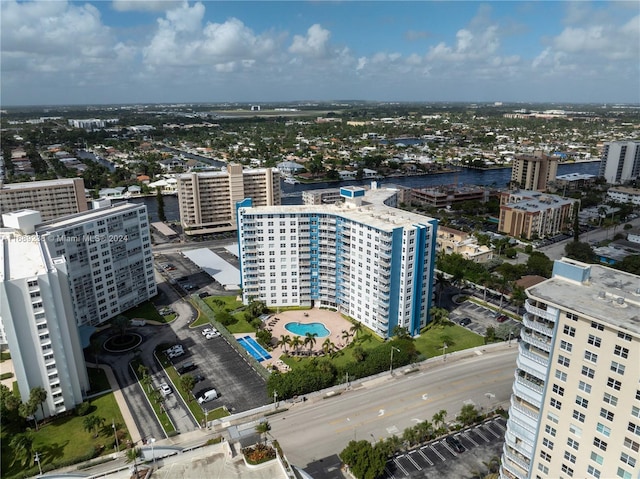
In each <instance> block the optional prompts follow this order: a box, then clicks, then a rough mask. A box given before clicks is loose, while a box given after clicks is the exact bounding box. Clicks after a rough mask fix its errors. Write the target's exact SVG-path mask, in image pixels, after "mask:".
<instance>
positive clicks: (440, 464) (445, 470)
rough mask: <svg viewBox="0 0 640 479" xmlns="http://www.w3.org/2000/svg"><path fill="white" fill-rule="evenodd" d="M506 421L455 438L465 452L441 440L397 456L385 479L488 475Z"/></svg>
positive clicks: (492, 422)
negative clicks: (488, 466) (482, 472)
mask: <svg viewBox="0 0 640 479" xmlns="http://www.w3.org/2000/svg"><path fill="white" fill-rule="evenodd" d="M505 431H506V420H505V419H504V418H502V417H498V418H494V419H491V420H489V421H486V422H484V423H482V424H480V425H477V426H473V427H471V428H468V429H464V430H462V431H460V432H457V433H455V434H453V436H454V437H456V438H457V439H458V440H459V441H460V442H461V443H462V445H463V447H464V448H465V451H463V452H455V450H454V449H453V448H452V446H451V445H450V444H448V443H447V441H446V440H445V439H438V440H436V441H433V442H430V443H428V444H425V445H423V446H420V447H418V448H415V449H413V450H411V451H408V452H405V453H402V454H398V455H397V456H395V457H393V458H392V459H390V460H389V461H387V464H386V466H385V470H384V475H383V476H382V477H384V478H389V479H391V478H394V479H396V478H404V477H409V478H429V477H433V478H441V479H442V478H456V479H457V478H460V477H472V476H473V475H476V474H479V473H480V472H481V471H485V472H486V469H487V467H486V465H485V463H487V462H488V461H489V460H490V458H492V457H494V456H496V457H500V455H501V454H502V444H503V442H504V433H505Z"/></svg>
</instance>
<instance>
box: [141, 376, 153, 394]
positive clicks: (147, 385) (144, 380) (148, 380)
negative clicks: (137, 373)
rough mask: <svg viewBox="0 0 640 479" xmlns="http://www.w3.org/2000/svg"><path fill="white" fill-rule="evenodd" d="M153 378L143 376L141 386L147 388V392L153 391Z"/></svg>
mask: <svg viewBox="0 0 640 479" xmlns="http://www.w3.org/2000/svg"><path fill="white" fill-rule="evenodd" d="M152 381H153V380H152V378H151V376H149V375H146V376H143V377H142V379H140V385H141V386H142V387H143V388H145V389H146V390H147V392H149V391H151V383H152Z"/></svg>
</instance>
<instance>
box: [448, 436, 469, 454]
mask: <svg viewBox="0 0 640 479" xmlns="http://www.w3.org/2000/svg"><path fill="white" fill-rule="evenodd" d="M447 444H449V446H451V448H452V449H453V450H454V451H456V452H464V451H465V449H464V446H463V445H462V443H461V442H460V439H458V438H457V437H455V436H447Z"/></svg>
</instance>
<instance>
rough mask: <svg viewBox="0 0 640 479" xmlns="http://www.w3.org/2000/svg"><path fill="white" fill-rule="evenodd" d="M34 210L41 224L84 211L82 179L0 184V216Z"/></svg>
mask: <svg viewBox="0 0 640 479" xmlns="http://www.w3.org/2000/svg"><path fill="white" fill-rule="evenodd" d="M25 209H26V210H36V211H39V212H40V215H41V217H42V220H43V221H49V220H54V219H56V218H60V217H61V216H65V215H72V214H75V213H80V212H82V211H87V209H88V207H87V198H86V195H85V192H84V180H83V179H82V178H67V179H60V180H46V181H30V182H26V183H9V184H0V216H2V215H3V214H5V213H9V212H11V211H18V210H25Z"/></svg>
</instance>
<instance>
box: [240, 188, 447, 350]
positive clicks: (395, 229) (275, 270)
mask: <svg viewBox="0 0 640 479" xmlns="http://www.w3.org/2000/svg"><path fill="white" fill-rule="evenodd" d="M396 193H397V192H396V191H391V190H378V189H374V190H371V191H369V192H367V196H366V197H365V190H364V189H363V188H357V187H350V188H342V195H343V197H345V199H346V201H345V202H344V203H343V204H334V205H314V206H281V207H276V206H271V207H266V206H263V207H250V205H251V201H250V200H247V201H245V202H244V203H243V204H241V207H240V208H239V209H238V235H239V238H240V263H241V274H242V293H243V300H244V301H245V302H249V301H251V300H252V299H258V300H262V301H264V302H265V303H266V304H267V305H269V306H319V307H328V308H336V309H337V310H339V311H340V312H342V313H344V314H346V315H348V316H350V317H352V318H354V319H355V320H357V321H360V322H361V323H363V324H364V325H366V326H367V327H369V328H370V329H372V330H373V331H375V332H376V333H377V334H378V335H380V336H381V337H384V338H386V337H389V336H391V335H392V334H393V329H394V327H395V326H401V327H404V328H406V329H407V330H408V331H409V333H410V334H412V335H417V334H419V332H420V328H422V327H424V326H425V325H426V324H427V321H428V319H429V310H430V307H431V294H432V283H433V270H434V264H435V251H436V229H437V221H436V220H435V219H432V218H428V217H425V216H421V215H417V214H413V213H409V212H406V211H402V210H398V209H395V208H392V207H389V206H386V204H394V199H395V195H396ZM363 198H364V200H365V201H362V200H363Z"/></svg>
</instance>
